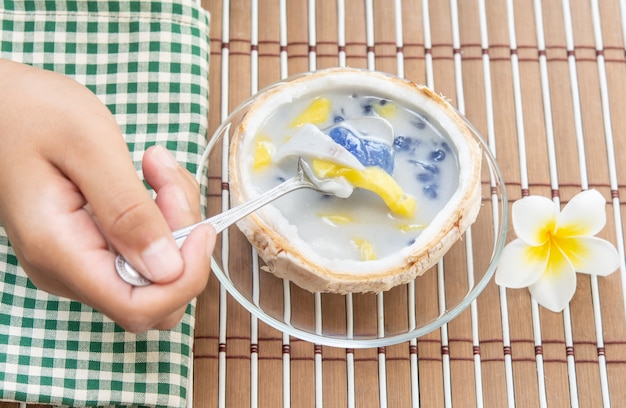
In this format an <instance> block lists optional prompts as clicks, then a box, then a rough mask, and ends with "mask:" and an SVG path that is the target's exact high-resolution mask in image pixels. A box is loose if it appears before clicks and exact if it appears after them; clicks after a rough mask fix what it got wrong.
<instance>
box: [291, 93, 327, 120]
mask: <svg viewBox="0 0 626 408" xmlns="http://www.w3.org/2000/svg"><path fill="white" fill-rule="evenodd" d="M331 105H332V103H331V102H330V99H328V98H323V97H318V98H315V99H313V102H311V104H310V105H309V106H308V107H307V108H306V109H305V110H304V112H302V113H301V114H299V115H298V116H296V118H295V119H294V120H293V121H292V122H291V123H290V124H289V126H290V127H298V126H302V125H305V124H307V123H312V124H314V125H318V124H320V123H324V122H326V120H327V119H328V117H329V116H330V111H331Z"/></svg>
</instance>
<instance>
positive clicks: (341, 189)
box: [115, 158, 354, 286]
mask: <svg viewBox="0 0 626 408" xmlns="http://www.w3.org/2000/svg"><path fill="white" fill-rule="evenodd" d="M301 188H312V189H314V190H317V191H321V192H324V193H329V194H333V195H336V196H337V197H341V198H346V197H349V196H350V195H351V194H352V191H353V189H354V188H353V186H352V185H351V184H350V183H348V182H347V181H346V180H345V179H344V178H338V179H323V180H322V179H318V178H317V177H316V176H315V175H314V174H313V171H312V170H311V168H310V167H309V166H308V164H307V163H306V162H305V161H304V160H303V159H302V158H299V159H298V171H297V173H296V175H295V176H293V177H292V178H290V179H288V180H286V181H284V182H283V183H281V184H279V185H277V186H276V187H274V188H272V189H270V190H268V191H266V192H265V193H263V194H261V195H260V196H258V197H256V198H255V199H253V200H250V201H248V202H246V203H244V204H241V205H238V206H236V207H233V208H231V209H230V210H228V211H225V212H223V213H221V214H217V215H215V216H213V217H211V218H207V219H205V220H203V221H200V222H198V223H196V224H193V225H190V226H188V227H185V228H182V229H179V230H177V231H174V232H173V235H174V240H175V241H176V244H178V247H179V248H180V247H181V246H182V244H183V242H184V241H185V239H186V238H187V236H188V235H189V234H190V233H191V231H193V230H194V228H196V227H197V226H199V225H202V224H211V225H213V227H214V228H215V231H216V232H217V233H220V232H222V231H223V230H224V229H226V228H227V227H229V226H230V225H232V224H234V223H235V222H237V221H239V220H240V219H241V218H243V217H245V216H246V215H248V214H250V213H251V212H253V211H255V210H258V209H259V208H261V207H263V206H264V205H266V204H268V203H270V202H272V201H274V200H276V199H277V198H279V197H282V196H283V195H285V194H287V193H289V192H291V191H294V190H298V189H301ZM115 269H116V270H117V273H118V275H119V276H120V277H121V278H122V279H123V280H124V281H125V282H127V283H129V284H131V285H133V286H146V285H149V284H151V283H152V282H151V281H150V280H149V279H147V278H146V277H144V276H143V275H142V274H141V273H139V272H138V271H137V270H136V269H135V268H134V267H133V266H132V265H131V264H130V263H128V262H127V261H126V259H125V258H124V257H123V256H122V255H118V256H117V257H116V258H115Z"/></svg>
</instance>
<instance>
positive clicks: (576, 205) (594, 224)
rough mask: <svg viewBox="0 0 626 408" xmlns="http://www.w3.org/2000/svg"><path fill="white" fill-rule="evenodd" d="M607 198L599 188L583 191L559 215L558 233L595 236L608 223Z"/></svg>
mask: <svg viewBox="0 0 626 408" xmlns="http://www.w3.org/2000/svg"><path fill="white" fill-rule="evenodd" d="M605 206H606V200H605V199H604V197H603V196H602V194H600V193H599V192H598V191H597V190H587V191H581V192H580V193H578V194H576V195H575V196H574V197H573V198H572V199H571V200H570V202H569V203H567V205H566V206H565V207H564V208H563V211H561V213H560V214H559V216H558V221H557V230H558V232H557V234H558V235H559V236H561V237H576V236H593V235H596V234H597V233H598V232H600V231H601V230H602V228H604V224H606V209H605Z"/></svg>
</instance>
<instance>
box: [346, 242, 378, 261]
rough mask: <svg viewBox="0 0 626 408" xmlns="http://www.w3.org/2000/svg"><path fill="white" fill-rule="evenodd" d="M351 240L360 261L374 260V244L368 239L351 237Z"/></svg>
mask: <svg viewBox="0 0 626 408" xmlns="http://www.w3.org/2000/svg"><path fill="white" fill-rule="evenodd" d="M352 242H353V243H354V245H356V247H357V249H358V250H359V253H360V254H361V260H362V261H374V260H376V251H375V250H374V245H373V244H372V243H371V242H370V241H368V240H366V239H363V238H353V239H352Z"/></svg>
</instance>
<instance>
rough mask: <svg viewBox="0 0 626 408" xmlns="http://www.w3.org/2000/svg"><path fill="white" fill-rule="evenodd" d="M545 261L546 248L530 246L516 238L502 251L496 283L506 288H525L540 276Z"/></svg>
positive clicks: (543, 269) (546, 257)
mask: <svg viewBox="0 0 626 408" xmlns="http://www.w3.org/2000/svg"><path fill="white" fill-rule="evenodd" d="M547 262H548V253H547V252H546V248H544V247H543V246H540V247H531V246H528V245H526V244H525V243H524V242H523V241H522V240H520V239H516V240H514V241H512V242H510V243H509V244H508V245H507V246H506V247H504V250H503V251H502V255H501V256H500V261H499V262H498V269H497V270H496V283H497V284H498V285H501V286H505V287H507V288H514V289H518V288H525V287H527V286H528V285H531V284H533V283H535V282H536V281H537V280H538V279H539V278H540V277H541V275H542V274H543V272H544V271H545V269H546V264H547Z"/></svg>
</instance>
